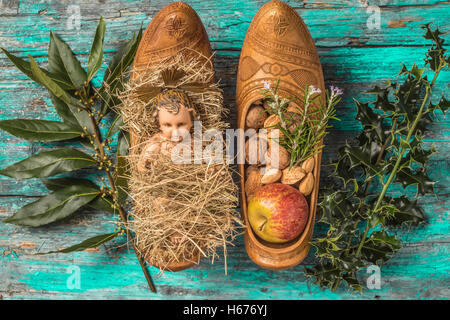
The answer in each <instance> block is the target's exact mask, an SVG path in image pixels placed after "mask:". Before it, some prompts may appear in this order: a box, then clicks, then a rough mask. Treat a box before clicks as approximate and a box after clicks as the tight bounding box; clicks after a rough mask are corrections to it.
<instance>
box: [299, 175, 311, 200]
mask: <svg viewBox="0 0 450 320" xmlns="http://www.w3.org/2000/svg"><path fill="white" fill-rule="evenodd" d="M313 187H314V176H313V174H312V172H310V173H308V175H307V176H306V178H305V179H303V180H302V182H300V186H299V187H298V190H299V191H300V192H301V193H303V195H304V196H305V197H306V196H309V195H310V193H311V191H312V190H313Z"/></svg>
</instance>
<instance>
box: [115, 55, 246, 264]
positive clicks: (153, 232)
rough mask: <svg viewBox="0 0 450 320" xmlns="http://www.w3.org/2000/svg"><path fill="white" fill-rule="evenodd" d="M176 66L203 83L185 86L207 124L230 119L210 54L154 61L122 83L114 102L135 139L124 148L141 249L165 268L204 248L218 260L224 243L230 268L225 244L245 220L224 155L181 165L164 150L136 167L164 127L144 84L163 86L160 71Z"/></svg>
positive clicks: (134, 226) (203, 254)
mask: <svg viewBox="0 0 450 320" xmlns="http://www.w3.org/2000/svg"><path fill="white" fill-rule="evenodd" d="M174 67H177V68H179V69H181V70H183V71H184V72H185V74H186V75H185V76H184V77H183V78H181V80H180V81H179V82H178V84H188V83H201V84H203V87H204V89H203V91H202V92H198V90H194V91H189V90H186V89H185V91H186V93H187V94H188V95H189V97H190V98H191V99H192V100H193V102H194V105H195V108H196V111H197V114H198V115H199V117H200V119H201V120H202V129H203V130H207V129H210V128H216V129H219V130H221V131H223V130H224V129H225V128H226V127H227V124H226V123H225V122H223V121H222V117H223V116H224V114H226V112H227V110H226V109H225V108H224V107H223V97H222V92H221V90H220V88H219V87H218V84H217V83H214V82H213V77H214V72H213V71H212V70H211V58H208V59H196V58H192V57H191V58H185V57H183V56H181V55H180V56H177V57H176V58H174V59H171V60H167V61H164V62H163V63H160V64H159V65H156V66H149V67H148V68H147V69H146V72H145V73H140V74H139V75H138V76H137V77H131V79H130V81H128V82H127V83H126V84H124V89H125V90H124V91H122V93H121V94H120V95H119V97H120V100H121V102H122V104H121V105H119V106H118V107H117V110H118V111H119V112H120V113H121V115H122V117H123V120H124V123H125V129H127V130H129V131H130V132H131V141H132V146H131V147H130V152H129V155H128V156H127V160H128V161H127V162H128V165H129V167H130V168H129V169H130V170H129V172H130V176H129V186H130V197H131V200H132V209H131V213H130V215H131V217H132V219H131V221H130V226H129V227H130V229H131V230H132V231H134V233H135V236H136V244H137V247H138V250H139V251H140V253H141V254H142V255H143V256H144V257H145V259H146V260H147V261H148V262H149V263H150V264H151V265H154V266H157V267H159V268H160V269H161V270H164V269H166V267H167V266H168V265H171V264H173V263H176V262H186V261H190V262H194V263H195V262H198V257H199V256H201V257H204V258H210V259H211V260H212V262H214V260H215V259H216V258H218V257H219V253H218V249H219V248H220V247H221V248H222V250H223V254H224V261H225V272H226V255H227V251H226V250H227V249H226V248H227V245H230V244H232V241H233V239H234V238H235V237H236V236H237V235H238V233H239V232H240V231H241V228H242V226H243V223H242V222H241V220H240V218H239V215H238V214H237V212H236V206H237V202H238V199H237V193H238V190H237V187H236V185H235V183H234V182H233V178H232V172H231V170H230V168H229V166H228V165H227V164H226V162H225V161H224V163H223V164H214V165H209V164H207V163H204V164H183V165H179V164H175V163H174V162H173V161H172V160H171V158H170V155H169V156H167V155H164V154H160V155H159V156H158V159H156V160H155V161H154V162H153V165H150V166H148V169H149V170H148V171H147V172H144V173H142V172H139V171H138V170H137V169H136V164H137V161H138V157H139V154H140V152H141V150H142V147H143V146H144V145H145V141H146V140H148V139H149V138H150V137H151V136H152V135H154V134H155V133H157V132H159V129H158V126H157V123H155V121H154V117H153V111H154V110H153V107H152V103H151V102H152V99H153V97H152V96H150V97H149V95H148V94H147V92H148V90H147V89H146V88H150V87H164V82H163V79H162V77H161V72H162V71H163V70H167V69H170V68H174ZM222 250H221V251H222Z"/></svg>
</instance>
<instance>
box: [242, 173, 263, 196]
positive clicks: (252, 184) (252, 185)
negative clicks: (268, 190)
mask: <svg viewBox="0 0 450 320" xmlns="http://www.w3.org/2000/svg"><path fill="white" fill-rule="evenodd" d="M261 178H262V174H261V173H260V172H259V170H257V171H252V172H250V174H249V175H248V178H247V180H246V181H245V194H246V195H247V199H248V198H249V197H250V196H252V195H253V194H254V193H255V192H256V191H258V190H259V188H261V187H262V182H261Z"/></svg>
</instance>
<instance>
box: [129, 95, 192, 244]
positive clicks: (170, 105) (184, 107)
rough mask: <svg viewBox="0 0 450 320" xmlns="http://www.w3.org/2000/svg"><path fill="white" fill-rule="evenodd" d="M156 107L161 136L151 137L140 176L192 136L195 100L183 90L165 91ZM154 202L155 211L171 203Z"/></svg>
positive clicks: (141, 161)
mask: <svg viewBox="0 0 450 320" xmlns="http://www.w3.org/2000/svg"><path fill="white" fill-rule="evenodd" d="M154 103H155V104H154V105H155V112H154V114H153V116H154V118H155V120H156V122H157V123H158V126H159V130H160V132H158V133H156V134H154V135H153V136H152V137H150V139H148V140H147V141H146V143H145V146H144V147H143V149H142V152H141V154H140V156H139V160H138V164H137V170H138V171H139V172H141V173H144V172H146V171H148V165H151V161H152V160H154V159H155V158H156V156H157V155H158V154H159V153H161V154H165V155H170V152H171V151H172V149H173V147H174V146H175V145H177V144H178V143H180V142H182V141H183V139H184V138H185V137H186V136H187V135H189V134H190V131H191V129H192V127H193V125H194V121H195V119H196V112H195V110H194V107H193V103H192V100H191V99H190V98H189V96H188V95H187V94H186V93H184V92H183V91H181V90H174V89H169V90H165V91H163V92H162V93H160V94H158V95H157V96H156V97H155V101H154ZM154 201H155V202H157V203H155V205H156V207H159V206H163V207H167V206H168V204H169V202H170V201H169V199H167V198H165V197H159V198H157V199H155V200H154ZM186 240H187V239H185V238H184V237H183V236H182V235H181V234H180V233H179V232H176V231H175V232H174V233H173V234H172V235H171V236H170V241H171V242H172V243H175V244H179V243H181V242H183V241H186Z"/></svg>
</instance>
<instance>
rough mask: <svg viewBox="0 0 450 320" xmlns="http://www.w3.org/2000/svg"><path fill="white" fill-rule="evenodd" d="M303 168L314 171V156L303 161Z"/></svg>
mask: <svg viewBox="0 0 450 320" xmlns="http://www.w3.org/2000/svg"><path fill="white" fill-rule="evenodd" d="M302 169H303V170H305V172H307V173H309V172H312V171H313V169H314V157H310V158H308V159H306V160H305V161H303V163H302Z"/></svg>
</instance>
